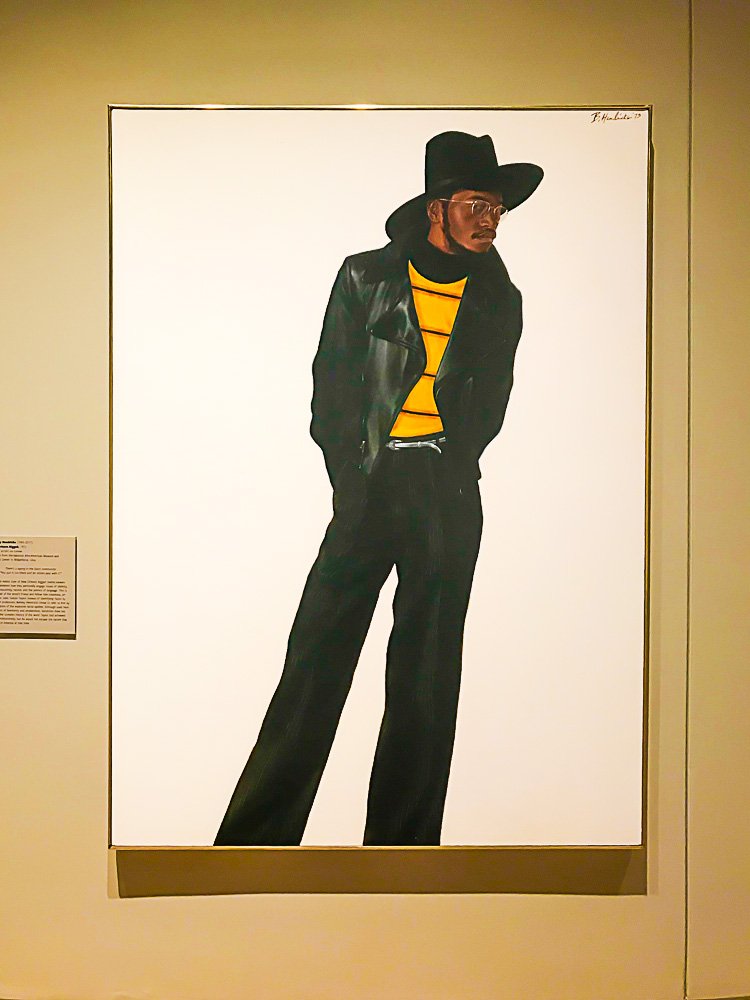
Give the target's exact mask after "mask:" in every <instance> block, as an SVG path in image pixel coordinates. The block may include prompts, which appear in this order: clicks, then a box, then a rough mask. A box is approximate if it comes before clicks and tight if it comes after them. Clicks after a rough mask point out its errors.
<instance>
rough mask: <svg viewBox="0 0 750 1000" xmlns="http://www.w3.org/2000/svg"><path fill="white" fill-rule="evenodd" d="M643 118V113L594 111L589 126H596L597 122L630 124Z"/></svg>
mask: <svg viewBox="0 0 750 1000" xmlns="http://www.w3.org/2000/svg"><path fill="white" fill-rule="evenodd" d="M642 116H643V112H642V111H615V113H614V114H610V113H609V112H608V111H592V112H591V121H590V122H589V125H594V124H596V122H629V121H633V120H634V119H636V118H641V117H642Z"/></svg>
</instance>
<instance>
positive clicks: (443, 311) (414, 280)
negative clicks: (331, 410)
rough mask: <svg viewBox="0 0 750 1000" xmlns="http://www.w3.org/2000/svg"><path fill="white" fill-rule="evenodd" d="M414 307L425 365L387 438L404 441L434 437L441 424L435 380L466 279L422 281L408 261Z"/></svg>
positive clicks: (422, 277) (426, 279)
mask: <svg viewBox="0 0 750 1000" xmlns="http://www.w3.org/2000/svg"><path fill="white" fill-rule="evenodd" d="M409 280H410V282H411V289H412V295H413V297H414V305H415V307H416V310H417V319H418V320H419V328H420V330H421V332H422V340H423V341H424V347H425V352H426V354H427V365H426V367H425V370H424V373H423V374H422V375H421V377H420V379H419V381H418V382H417V384H416V385H415V386H414V388H413V389H412V391H411V392H410V393H409V395H408V396H407V397H406V400H405V402H404V405H403V406H402V408H401V412H400V413H399V414H398V416H397V417H396V421H395V423H394V424H393V427H392V428H391V437H399V438H408V437H422V436H423V435H426V434H427V435H429V434H438V433H440V431H442V430H443V422H442V420H441V419H440V414H439V413H438V408H437V403H436V402H435V376H436V375H437V373H438V371H439V369H440V362H441V361H442V360H443V354H444V353H445V349H446V347H447V346H448V341H449V340H450V337H451V333H452V332H453V324H454V323H455V320H456V313H457V312H458V307H459V305H460V304H461V296H462V295H463V293H464V288H465V287H466V280H467V279H466V278H461V279H460V281H450V282H447V283H441V282H437V281H431V280H430V279H429V278H425V277H424V276H423V275H422V274H420V273H419V271H417V269H416V268H415V267H414V265H413V264H412V262H411V261H409Z"/></svg>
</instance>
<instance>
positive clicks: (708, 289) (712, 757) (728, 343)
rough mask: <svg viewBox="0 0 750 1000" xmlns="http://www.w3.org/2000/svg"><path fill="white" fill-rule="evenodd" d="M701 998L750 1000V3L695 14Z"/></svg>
mask: <svg viewBox="0 0 750 1000" xmlns="http://www.w3.org/2000/svg"><path fill="white" fill-rule="evenodd" d="M694 12H695V49H694V66H695V73H694V87H693V101H694V133H693V199H692V206H693V249H692V268H691V274H692V289H693V294H692V336H691V342H692V366H691V367H692V421H691V423H692V446H691V452H692V463H691V466H692V477H691V493H692V516H691V551H692V558H691V566H692V587H691V590H692V601H691V627H690V719H689V747H690V785H689V803H690V822H689V852H688V869H689V873H690V877H689V883H688V891H689V907H688V913H689V941H690V948H689V952H688V955H689V961H688V970H689V976H688V983H689V992H690V995H691V996H696V997H704V996H711V997H714V996H722V997H723V996H737V995H738V994H748V993H750V778H748V773H749V772H750V663H749V662H748V661H749V659H750V574H749V573H748V559H749V558H750V517H749V515H750V441H749V439H748V433H749V431H748V428H750V330H749V323H748V317H750V282H748V269H749V268H750V240H748V223H749V222H750V214H749V213H748V210H747V208H746V207H745V206H746V202H747V198H748V176H749V174H750V126H748V107H749V106H750V64H749V62H748V53H749V52H750V4H749V3H747V2H743V0H735V2H733V3H722V4H716V3H712V2H711V0H700V2H698V3H697V4H695V5H694Z"/></svg>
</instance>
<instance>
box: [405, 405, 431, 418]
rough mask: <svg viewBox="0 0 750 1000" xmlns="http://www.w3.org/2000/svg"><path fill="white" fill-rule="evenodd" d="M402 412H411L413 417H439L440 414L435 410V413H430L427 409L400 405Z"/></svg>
mask: <svg viewBox="0 0 750 1000" xmlns="http://www.w3.org/2000/svg"><path fill="white" fill-rule="evenodd" d="M401 412H402V413H413V414H414V416H415V417H439V416H440V414H439V413H438V412H437V411H435V413H430V412H429V411H428V410H407V409H406V407H405V406H404V407H402V409H401Z"/></svg>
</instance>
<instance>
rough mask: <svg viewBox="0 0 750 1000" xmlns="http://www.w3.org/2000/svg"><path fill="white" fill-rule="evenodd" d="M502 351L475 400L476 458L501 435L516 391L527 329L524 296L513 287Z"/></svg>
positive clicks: (478, 383) (485, 373)
mask: <svg viewBox="0 0 750 1000" xmlns="http://www.w3.org/2000/svg"><path fill="white" fill-rule="evenodd" d="M506 308H507V316H506V320H505V323H504V329H503V337H502V341H501V344H500V350H499V351H498V352H497V353H496V354H495V355H494V356H493V357H492V359H491V360H490V361H488V364H487V367H486V368H485V370H484V371H482V372H481V373H480V374H479V375H478V377H477V379H476V385H475V387H474V390H475V391H474V397H475V398H474V399H473V400H472V403H473V405H472V410H473V414H472V415H473V418H474V419H473V423H474V435H473V437H474V443H475V448H476V452H475V456H474V457H475V458H476V459H477V460H478V459H479V457H480V456H481V454H482V452H483V451H484V449H485V448H486V447H487V445H488V444H489V443H490V441H492V439H493V438H494V437H496V436H497V435H498V433H499V432H500V428H501V427H502V426H503V421H504V420H505V412H506V410H507V408H508V400H509V399H510V391H511V389H512V388H513V365H514V362H515V356H516V349H517V347H518V342H519V341H520V339H521V331H522V329H523V316H522V303H521V293H520V292H519V291H518V289H517V288H515V286H511V294H510V295H509V301H508V303H507V307H506Z"/></svg>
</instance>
